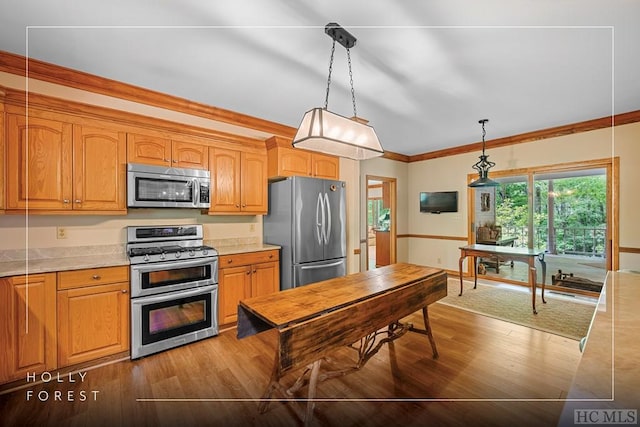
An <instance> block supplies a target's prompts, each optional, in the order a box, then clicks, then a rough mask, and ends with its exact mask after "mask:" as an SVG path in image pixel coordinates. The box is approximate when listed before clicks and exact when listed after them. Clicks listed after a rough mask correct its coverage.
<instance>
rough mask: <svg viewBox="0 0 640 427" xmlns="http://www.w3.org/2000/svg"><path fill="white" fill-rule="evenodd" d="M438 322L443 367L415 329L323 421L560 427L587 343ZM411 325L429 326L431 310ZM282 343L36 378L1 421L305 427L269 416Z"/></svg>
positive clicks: (2, 398) (442, 315) (335, 394)
mask: <svg viewBox="0 0 640 427" xmlns="http://www.w3.org/2000/svg"><path fill="white" fill-rule="evenodd" d="M429 314H430V318H431V325H432V328H433V333H434V336H435V339H436V342H437V345H438V350H439V353H440V358H439V359H437V360H433V359H432V357H431V348H430V346H429V342H428V340H427V338H426V337H425V336H423V335H420V334H415V333H407V334H406V335H405V336H404V337H402V338H400V339H398V340H397V341H395V342H394V343H392V344H390V345H388V346H384V347H383V348H382V349H381V350H380V352H379V353H378V354H376V355H375V356H374V357H373V358H372V359H371V360H370V361H369V362H368V364H367V365H366V366H365V367H364V368H363V369H361V370H360V371H358V372H355V373H352V374H349V375H347V376H343V377H339V378H335V379H332V380H329V381H326V382H323V383H321V384H320V385H319V386H318V395H317V398H318V401H317V403H316V405H315V412H314V419H313V421H312V423H311V425H313V426H385V427H389V426H424V425H433V426H458V425H459V426H467V425H473V426H503V425H504V426H513V425H531V424H532V423H535V425H539V426H555V425H556V424H557V421H558V418H559V415H560V412H561V409H562V406H563V401H562V399H563V398H564V397H565V396H566V394H567V390H568V389H569V387H570V385H571V382H572V378H573V375H574V372H575V370H576V367H577V364H578V361H579V359H580V352H579V350H578V343H577V341H573V340H569V339H566V338H562V337H559V336H556V335H551V334H548V333H545V332H541V331H537V330H533V329H528V328H525V327H522V326H518V325H514V324H511V323H507V322H503V321H499V320H496V319H492V318H489V317H485V316H480V315H477V314H474V313H471V312H467V311H463V310H460V309H457V308H454V307H449V306H445V305H442V304H438V303H436V304H433V305H431V306H430V308H429ZM405 320H407V321H410V322H412V323H414V324H416V325H418V326H422V319H421V313H420V312H417V313H415V314H413V315H411V316H410V317H408V318H407V319H405ZM275 339H276V335H275V334H274V333H272V332H269V331H267V332H264V333H262V334H259V335H256V336H252V337H249V338H245V339H243V340H237V339H236V336H235V329H232V330H228V331H225V332H222V333H221V334H220V335H219V336H217V337H213V338H210V339H207V340H204V341H200V342H197V343H193V344H190V345H187V346H184V347H180V348H177V349H172V350H169V351H166V352H163V353H160V354H156V355H152V356H149V357H146V358H143V359H140V360H135V361H129V360H127V361H123V362H118V363H113V364H109V365H106V366H101V367H97V368H95V369H91V370H86V371H83V373H85V374H86V375H85V376H84V380H83V381H82V380H81V378H80V375H79V374H77V373H72V374H71V377H70V376H69V374H67V375H64V376H61V377H60V379H59V380H58V378H57V377H55V376H54V379H53V380H52V381H49V382H48V383H38V382H30V383H28V384H26V385H27V386H26V388H22V389H19V390H16V391H13V392H10V393H5V394H4V395H0V422H1V423H2V425H3V426H26V425H29V426H31V425H33V426H49V425H50V426H84V425H87V426H88V425H90V426H102V425H104V426H120V425H122V426H137V427H141V426H181V427H189V426H196V425H198V426H274V427H275V426H278V427H280V426H297V425H302V422H301V421H300V419H299V418H297V416H296V415H295V414H294V412H293V411H292V410H291V405H296V404H298V403H295V402H282V401H274V402H272V403H271V404H270V408H269V411H268V412H266V413H265V414H259V413H258V411H257V407H258V404H259V398H260V397H261V395H262V393H263V392H264V389H265V387H266V385H267V383H268V381H269V377H270V375H271V369H272V366H273V356H274V351H275ZM354 353H355V352H354V351H353V350H352V349H348V348H345V349H343V350H341V351H339V352H337V353H336V354H335V356H333V357H332V358H331V364H333V365H336V366H340V365H341V364H343V363H346V362H347V361H350V360H353V356H354ZM299 374H300V371H296V372H293V373H290V374H289V375H288V376H287V377H286V379H285V381H286V380H288V383H289V384H292V383H293V382H294V381H295V379H296V377H297V376H298V375H299ZM72 381H75V382H72ZM56 392H58V393H57V395H56ZM305 392H306V388H303V389H302V390H301V392H299V393H298V394H297V395H296V397H299V398H304V397H305V396H306V394H305ZM70 393H71V394H70ZM83 396H84V399H83ZM45 397H47V399H46V400H45V399H44V398H45ZM41 399H42V400H41ZM56 399H59V400H56ZM70 399H73V401H69V400H70ZM43 400H44V401H43Z"/></svg>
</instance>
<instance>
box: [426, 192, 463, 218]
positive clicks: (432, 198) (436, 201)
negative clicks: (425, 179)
mask: <svg viewBox="0 0 640 427" xmlns="http://www.w3.org/2000/svg"><path fill="white" fill-rule="evenodd" d="M420 212H429V213H434V214H439V213H441V212H458V192H457V191H431V192H422V193H420Z"/></svg>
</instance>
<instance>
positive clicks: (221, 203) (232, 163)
mask: <svg viewBox="0 0 640 427" xmlns="http://www.w3.org/2000/svg"><path fill="white" fill-rule="evenodd" d="M209 167H210V170H211V207H210V208H209V212H212V213H215V212H240V180H241V175H240V152H239V151H235V150H225V149H221V148H209Z"/></svg>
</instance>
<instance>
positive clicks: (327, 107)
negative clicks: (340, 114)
mask: <svg viewBox="0 0 640 427" xmlns="http://www.w3.org/2000/svg"><path fill="white" fill-rule="evenodd" d="M335 51H336V41H335V39H334V40H333V44H332V45H331V59H330V60H329V77H327V94H326V96H325V98H324V109H325V110H328V109H329V87H330V86H331V71H332V70H333V54H334V53H335Z"/></svg>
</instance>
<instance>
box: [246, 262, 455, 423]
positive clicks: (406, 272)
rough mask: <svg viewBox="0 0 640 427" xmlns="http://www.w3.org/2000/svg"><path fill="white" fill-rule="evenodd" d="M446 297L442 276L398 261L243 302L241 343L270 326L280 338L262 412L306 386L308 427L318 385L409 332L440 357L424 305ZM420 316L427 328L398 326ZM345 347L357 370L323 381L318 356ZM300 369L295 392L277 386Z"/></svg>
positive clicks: (328, 375)
mask: <svg viewBox="0 0 640 427" xmlns="http://www.w3.org/2000/svg"><path fill="white" fill-rule="evenodd" d="M446 295H447V273H446V272H445V271H444V270H441V269H436V268H432V267H424V266H419V265H414V264H405V263H399V264H392V265H388V266H385V267H381V268H378V269H376V270H370V271H365V272H361V273H355V274H350V275H347V276H344V277H338V278H334V279H329V280H325V281H322V282H318V283H314V284H310V285H305V286H301V287H298V288H293V289H288V290H285V291H282V292H277V293H273V294H269V295H263V296H259V297H255V298H250V299H246V300H242V301H240V304H239V305H238V338H244V337H247V336H250V335H254V334H256V333H259V332H261V331H264V330H267V329H272V328H275V329H276V330H277V332H278V343H277V347H276V354H275V361H274V367H273V372H272V375H271V381H270V382H269V385H268V386H267V390H266V391H265V393H264V396H263V398H262V401H261V403H260V406H259V408H258V409H259V411H260V412H266V411H267V409H268V405H269V403H270V400H271V396H272V394H273V393H274V392H278V393H279V394H281V395H282V396H283V397H284V398H285V399H287V400H295V399H293V394H294V392H296V391H298V390H300V389H301V388H302V387H303V386H305V385H307V384H308V391H307V393H308V399H307V400H306V401H307V406H306V412H305V413H299V415H300V417H301V418H302V419H304V422H305V424H308V423H309V422H310V421H311V419H312V413H313V408H314V404H313V399H314V397H315V394H316V387H317V384H318V382H321V381H323V380H326V379H330V378H334V377H337V376H342V375H345V374H348V373H350V372H354V371H356V370H358V369H360V368H361V367H362V366H364V364H365V363H366V362H367V361H368V360H369V358H370V357H371V356H373V355H374V354H375V353H377V351H378V350H379V349H380V347H381V346H382V345H383V344H385V343H388V342H390V341H392V340H395V339H397V338H399V337H400V336H402V335H403V334H404V333H406V332H407V331H413V332H418V333H421V334H423V335H426V336H427V337H428V339H429V342H430V343H431V348H432V352H433V357H434V358H437V357H438V352H437V349H436V344H435V341H434V339H433V335H432V333H431V327H430V325H429V317H428V312H427V306H428V305H429V304H431V303H433V302H436V301H437V300H439V299H441V298H444V297H445V296H446ZM418 310H422V315H423V321H424V329H418V328H415V327H414V326H413V325H411V324H405V323H401V322H400V319H402V318H404V317H406V316H408V315H409V314H412V313H414V312H416V311H418ZM378 338H380V340H379V341H378V342H377V343H376V340H377V339H378ZM358 341H359V345H358V344H357V343H358ZM376 344H377V345H376ZM344 346H348V347H351V348H353V349H354V350H356V352H357V361H356V363H355V365H354V366H349V367H346V368H345V369H340V370H334V371H323V373H322V375H320V365H321V362H322V360H323V358H324V357H325V356H327V355H328V354H329V353H330V352H331V351H332V350H335V349H337V348H339V347H344ZM303 366H306V369H305V370H304V372H303V373H302V375H300V377H299V378H298V379H297V381H295V383H294V384H293V385H292V386H290V387H285V386H284V385H283V384H281V382H280V379H281V378H282V376H283V374H284V373H285V372H287V371H289V370H292V369H294V368H299V367H303ZM307 375H308V378H307ZM292 408H293V409H294V410H299V408H298V407H297V406H292Z"/></svg>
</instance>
